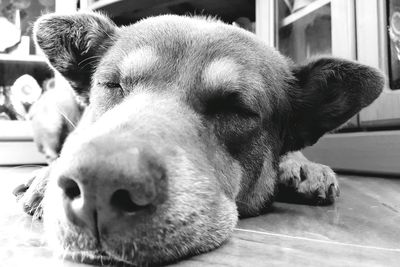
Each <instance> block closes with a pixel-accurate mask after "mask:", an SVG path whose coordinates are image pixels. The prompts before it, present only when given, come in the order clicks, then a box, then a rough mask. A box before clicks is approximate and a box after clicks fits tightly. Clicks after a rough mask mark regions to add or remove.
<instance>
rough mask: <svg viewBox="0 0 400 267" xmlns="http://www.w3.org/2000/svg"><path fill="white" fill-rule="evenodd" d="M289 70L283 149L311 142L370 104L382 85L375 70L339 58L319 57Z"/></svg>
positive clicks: (307, 144)
mask: <svg viewBox="0 0 400 267" xmlns="http://www.w3.org/2000/svg"><path fill="white" fill-rule="evenodd" d="M292 71H293V74H294V77H295V81H294V84H293V87H292V88H291V89H290V90H289V91H288V94H289V102H290V104H291V107H292V111H291V114H290V119H289V125H288V127H289V129H288V131H287V136H286V138H285V145H284V148H283V151H282V152H283V153H285V152H288V151H294V150H299V149H301V148H304V147H305V146H310V145H313V144H314V143H315V142H317V141H318V139H319V138H320V137H321V136H322V135H323V134H324V133H326V132H329V131H332V130H334V129H335V128H337V127H339V126H341V125H342V124H343V123H345V122H346V121H347V120H349V119H350V118H351V117H353V116H354V115H355V114H357V113H358V112H359V111H360V110H361V109H362V108H364V107H366V106H368V105H369V104H371V103H372V101H374V100H375V99H376V98H377V97H378V96H379V94H380V93H381V92H382V89H383V86H384V76H383V75H382V74H381V73H380V72H379V71H378V70H376V69H374V68H371V67H368V66H365V65H362V64H359V63H355V62H351V61H347V60H342V59H335V58H319V59H316V60H314V61H311V62H309V63H308V64H306V65H301V66H296V67H294V68H293V70H292Z"/></svg>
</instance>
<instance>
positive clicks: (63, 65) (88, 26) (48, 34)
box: [34, 13, 117, 98]
mask: <svg viewBox="0 0 400 267" xmlns="http://www.w3.org/2000/svg"><path fill="white" fill-rule="evenodd" d="M116 29H117V27H116V26H115V24H114V23H113V22H112V21H111V20H110V19H108V18H107V17H105V16H103V15H101V14H98V13H77V14H74V15H57V14H48V15H44V16H42V17H40V18H39V19H38V20H37V21H36V22H35V25H34V38H35V41H36V44H37V46H39V47H40V48H41V50H42V51H43V52H44V54H45V55H46V57H47V58H48V60H49V62H50V64H51V65H52V66H53V67H54V68H55V69H56V70H57V71H58V72H60V73H61V74H62V75H63V76H64V77H65V78H66V79H67V80H68V81H69V83H70V84H71V86H72V88H74V90H75V91H76V93H77V94H78V95H79V96H81V97H84V98H85V97H87V94H88V91H89V87H90V83H91V76H92V73H93V71H94V69H95V68H96V65H97V63H98V61H99V59H100V57H101V56H102V55H103V54H104V53H105V52H106V50H107V49H108V47H109V46H110V45H111V44H112V43H113V36H114V34H115V32H116Z"/></svg>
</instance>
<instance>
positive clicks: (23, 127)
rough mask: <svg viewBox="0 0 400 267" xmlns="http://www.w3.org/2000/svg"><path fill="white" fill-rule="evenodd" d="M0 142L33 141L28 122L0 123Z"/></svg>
mask: <svg viewBox="0 0 400 267" xmlns="http://www.w3.org/2000/svg"><path fill="white" fill-rule="evenodd" d="M0 129H1V131H0V142H3V141H7V142H8V141H33V132H32V126H31V123H30V121H0Z"/></svg>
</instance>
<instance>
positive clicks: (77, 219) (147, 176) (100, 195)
mask: <svg viewBox="0 0 400 267" xmlns="http://www.w3.org/2000/svg"><path fill="white" fill-rule="evenodd" d="M89 150H90V149H89ZM94 150H95V151H89V152H88V153H86V154H82V153H79V154H80V155H82V156H77V157H78V158H76V159H75V160H76V161H75V162H77V163H76V164H75V165H74V166H73V170H72V171H71V170H69V171H67V172H65V174H61V175H60V176H59V178H58V186H59V187H60V188H61V189H62V193H63V202H64V210H65V214H66V218H67V220H68V221H69V222H70V223H72V224H74V225H76V226H78V227H81V228H84V229H87V230H90V231H92V233H93V234H94V235H95V236H97V235H98V234H99V232H98V231H99V229H100V231H101V229H105V228H107V227H113V225H115V224H119V223H120V222H121V221H124V220H126V221H130V220H131V219H132V217H139V216H141V215H143V214H145V213H149V212H152V210H154V208H155V207H156V206H157V205H160V204H161V203H163V202H164V201H165V199H166V195H167V194H166V190H167V189H166V183H167V177H166V171H165V168H164V166H163V163H162V162H161V160H160V157H159V156H157V155H156V154H155V153H154V152H152V151H151V150H148V149H131V150H130V151H126V150H125V151H120V150H117V152H110V151H98V149H94ZM80 157H82V158H80ZM100 234H101V233H100Z"/></svg>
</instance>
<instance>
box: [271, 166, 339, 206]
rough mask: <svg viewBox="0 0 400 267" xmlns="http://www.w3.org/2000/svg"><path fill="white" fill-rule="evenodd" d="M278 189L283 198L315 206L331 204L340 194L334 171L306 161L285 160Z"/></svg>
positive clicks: (280, 171)
mask: <svg viewBox="0 0 400 267" xmlns="http://www.w3.org/2000/svg"><path fill="white" fill-rule="evenodd" d="M279 188H280V191H282V193H283V194H284V195H286V196H285V198H287V197H289V198H291V199H292V200H294V201H296V200H297V201H301V202H307V203H310V204H316V205H327V204H332V203H334V202H335V200H336V198H337V197H338V196H339V194H340V190H339V184H338V181H337V178H336V174H335V173H334V171H333V170H332V169H331V168H329V167H328V166H325V165H322V164H318V163H314V162H311V161H308V160H296V159H287V160H284V161H283V162H281V163H280V164H279ZM288 194H290V195H291V196H287V195H288Z"/></svg>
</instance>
